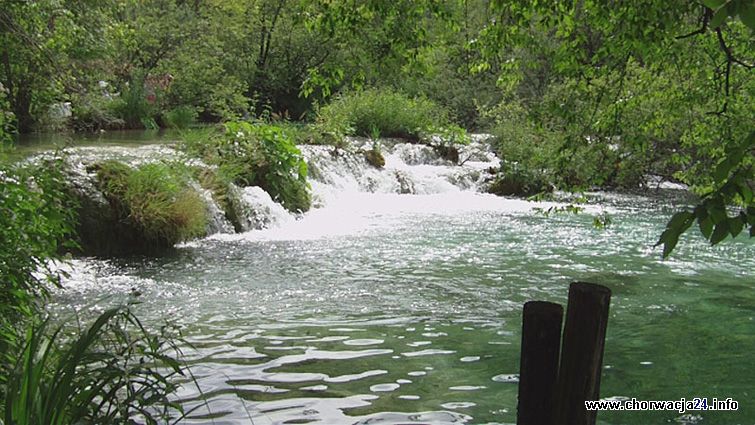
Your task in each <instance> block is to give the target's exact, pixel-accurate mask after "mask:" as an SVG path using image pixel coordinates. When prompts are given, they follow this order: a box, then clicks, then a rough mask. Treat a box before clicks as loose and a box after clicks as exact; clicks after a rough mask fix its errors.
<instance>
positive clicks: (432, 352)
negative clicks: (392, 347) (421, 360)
mask: <svg viewBox="0 0 755 425" xmlns="http://www.w3.org/2000/svg"><path fill="white" fill-rule="evenodd" d="M455 352H456V351H454V350H439V349H429V350H420V351H410V352H407V353H401V355H402V356H406V357H418V356H434V355H438V354H454V353H455Z"/></svg>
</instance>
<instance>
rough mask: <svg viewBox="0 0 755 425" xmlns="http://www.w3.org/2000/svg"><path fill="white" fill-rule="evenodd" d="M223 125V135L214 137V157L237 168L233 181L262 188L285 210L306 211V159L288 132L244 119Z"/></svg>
mask: <svg viewBox="0 0 755 425" xmlns="http://www.w3.org/2000/svg"><path fill="white" fill-rule="evenodd" d="M225 127H226V131H225V135H224V137H222V138H218V139H216V140H215V141H216V143H217V146H216V149H217V158H216V161H217V162H218V163H220V164H227V165H228V166H230V167H233V168H235V169H236V170H238V171H237V174H236V176H235V178H234V181H235V182H236V183H238V184H241V185H245V186H259V187H261V188H263V189H264V190H265V191H266V192H267V193H269V194H270V196H271V197H272V198H273V199H275V200H277V201H278V202H280V203H281V205H283V206H284V207H285V208H286V209H288V210H289V211H307V210H308V209H309V207H310V203H311V200H310V194H309V186H308V184H307V163H306V162H305V161H304V158H303V157H302V155H301V151H299V149H298V148H297V147H296V145H295V144H294V142H293V140H292V138H291V137H290V136H289V134H288V133H286V132H285V131H284V130H283V129H282V128H280V127H278V126H275V125H269V124H251V123H248V122H244V121H237V122H229V123H226V124H225Z"/></svg>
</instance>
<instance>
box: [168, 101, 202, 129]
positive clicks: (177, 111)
mask: <svg viewBox="0 0 755 425" xmlns="http://www.w3.org/2000/svg"><path fill="white" fill-rule="evenodd" d="M196 119H197V111H195V110H194V108H192V107H190V106H179V107H177V108H173V109H171V110H170V111H168V112H166V113H165V114H163V121H164V122H165V125H167V126H168V127H169V128H175V129H180V130H183V129H187V128H189V127H191V126H192V125H193V124H194V122H195V121H196Z"/></svg>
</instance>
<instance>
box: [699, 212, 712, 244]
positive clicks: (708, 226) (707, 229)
mask: <svg viewBox="0 0 755 425" xmlns="http://www.w3.org/2000/svg"><path fill="white" fill-rule="evenodd" d="M697 223H698V224H699V225H700V233H702V234H703V236H705V239H710V234H711V233H712V232H713V221H712V220H711V219H710V217H707V216H706V217H705V218H701V219H698V221H697Z"/></svg>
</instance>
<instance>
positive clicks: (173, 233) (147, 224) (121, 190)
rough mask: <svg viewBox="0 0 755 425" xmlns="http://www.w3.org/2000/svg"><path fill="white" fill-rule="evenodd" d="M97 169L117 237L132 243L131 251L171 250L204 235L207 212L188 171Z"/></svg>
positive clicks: (110, 165)
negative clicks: (116, 221)
mask: <svg viewBox="0 0 755 425" xmlns="http://www.w3.org/2000/svg"><path fill="white" fill-rule="evenodd" d="M95 168H96V170H97V180H98V184H99V187H100V189H101V190H102V192H103V193H104V195H105V197H106V198H107V200H108V201H109V203H110V207H111V209H112V211H113V213H114V215H115V217H116V219H117V220H118V223H120V226H121V228H116V229H114V231H115V232H116V233H119V234H121V236H122V238H125V239H122V240H124V241H128V242H127V243H126V245H127V246H126V247H124V248H126V251H150V250H151V249H162V248H167V247H172V246H173V245H175V244H176V243H178V242H182V241H186V240H189V239H191V238H194V237H198V236H202V235H203V234H204V233H205V226H206V223H207V206H206V205H205V203H204V200H203V199H202V197H201V195H200V194H199V193H197V191H196V190H195V189H194V188H192V187H191V186H190V171H189V169H188V168H187V167H185V166H183V165H180V164H177V163H171V164H167V163H152V164H144V165H141V166H140V167H139V168H136V169H133V168H131V167H129V166H128V165H126V164H123V163H121V162H117V161H107V162H104V163H101V164H98V165H97V166H95ZM82 236H84V235H82ZM87 236H89V238H88V239H90V238H97V237H98V235H96V234H95V235H87ZM103 236H104V235H103ZM100 237H102V236H100ZM83 242H91V241H83ZM95 242H96V241H95ZM85 244H86V245H89V244H88V243H85Z"/></svg>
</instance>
